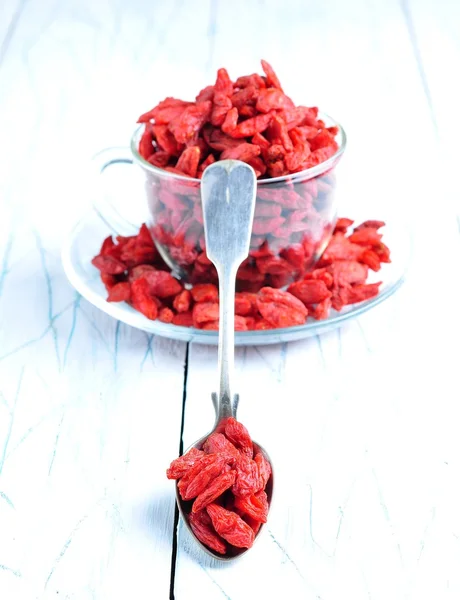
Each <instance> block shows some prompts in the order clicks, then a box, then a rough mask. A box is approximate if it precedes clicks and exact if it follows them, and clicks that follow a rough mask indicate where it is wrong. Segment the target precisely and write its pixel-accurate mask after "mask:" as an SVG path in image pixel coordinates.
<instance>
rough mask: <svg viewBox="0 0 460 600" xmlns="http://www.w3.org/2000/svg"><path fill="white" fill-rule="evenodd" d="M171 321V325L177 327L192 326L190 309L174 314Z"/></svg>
mask: <svg viewBox="0 0 460 600" xmlns="http://www.w3.org/2000/svg"><path fill="white" fill-rule="evenodd" d="M172 323H173V325H178V326H179V327H193V316H192V313H191V311H187V312H183V313H179V314H178V315H174V317H173V320H172Z"/></svg>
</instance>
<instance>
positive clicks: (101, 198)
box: [91, 147, 140, 236]
mask: <svg viewBox="0 0 460 600" xmlns="http://www.w3.org/2000/svg"><path fill="white" fill-rule="evenodd" d="M120 164H129V165H133V164H134V161H133V158H132V154H131V151H130V149H129V148H127V147H113V148H105V149H104V150H101V151H100V152H98V153H97V154H96V155H95V156H94V157H93V158H92V161H91V167H92V178H91V179H92V182H91V183H92V184H93V190H94V192H93V208H94V210H95V211H96V213H97V214H98V216H99V217H100V218H101V219H102V220H103V221H104V223H105V224H106V225H108V227H110V229H112V231H113V232H114V233H116V234H118V235H124V236H129V235H136V234H137V233H138V231H139V226H140V223H137V224H135V223H133V222H131V221H130V220H129V218H127V217H126V215H123V214H121V212H120V211H119V210H118V209H117V208H116V207H115V206H114V205H113V203H112V202H110V200H109V199H108V198H107V194H105V193H104V192H105V191H106V190H105V186H104V182H103V180H102V177H101V175H102V173H104V171H105V170H106V169H108V168H110V167H111V166H113V165H120Z"/></svg>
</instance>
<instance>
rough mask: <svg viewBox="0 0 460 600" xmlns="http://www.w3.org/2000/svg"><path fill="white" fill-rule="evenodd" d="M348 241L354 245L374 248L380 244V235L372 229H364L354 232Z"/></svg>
mask: <svg viewBox="0 0 460 600" xmlns="http://www.w3.org/2000/svg"><path fill="white" fill-rule="evenodd" d="M348 239H349V240H350V242H353V243H354V244H363V245H365V246H367V245H369V246H374V245H376V244H379V243H380V240H381V239H382V234H381V233H379V232H378V231H377V229H374V228H373V227H364V228H363V229H358V230H355V231H354V232H353V233H352V234H351V235H350V236H349V238H348Z"/></svg>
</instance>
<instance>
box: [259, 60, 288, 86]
mask: <svg viewBox="0 0 460 600" xmlns="http://www.w3.org/2000/svg"><path fill="white" fill-rule="evenodd" d="M260 62H261V64H262V69H263V71H264V73H265V77H266V78H267V83H268V85H271V86H273V87H274V88H278V89H279V90H281V91H283V88H282V87H281V84H280V80H279V79H278V77H277V75H276V73H275V71H274V70H273V67H272V66H271V65H270V64H269V63H268V62H267V61H266V60H261V61H260Z"/></svg>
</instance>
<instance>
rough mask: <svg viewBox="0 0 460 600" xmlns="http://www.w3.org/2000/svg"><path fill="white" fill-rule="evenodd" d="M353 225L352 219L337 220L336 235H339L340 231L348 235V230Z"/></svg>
mask: <svg viewBox="0 0 460 600" xmlns="http://www.w3.org/2000/svg"><path fill="white" fill-rule="evenodd" d="M353 223H354V221H353V220H352V219H345V218H343V217H342V218H341V219H337V222H336V224H335V228H334V233H337V232H338V231H340V232H341V233H346V232H347V229H348V228H349V227H351V226H352V225H353Z"/></svg>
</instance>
